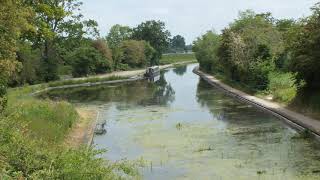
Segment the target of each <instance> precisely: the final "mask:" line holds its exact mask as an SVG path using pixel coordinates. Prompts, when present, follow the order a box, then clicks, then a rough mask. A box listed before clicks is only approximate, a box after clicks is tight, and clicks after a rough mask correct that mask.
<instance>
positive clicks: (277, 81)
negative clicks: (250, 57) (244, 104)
mask: <svg viewBox="0 0 320 180" xmlns="http://www.w3.org/2000/svg"><path fill="white" fill-rule="evenodd" d="M298 87H299V86H298V85H296V74H293V73H280V72H272V73H270V74H269V85H268V90H269V91H270V92H271V93H272V95H273V96H274V98H275V99H276V100H279V101H281V102H284V103H289V102H291V101H292V100H293V99H294V98H295V97H296V95H297V91H298Z"/></svg>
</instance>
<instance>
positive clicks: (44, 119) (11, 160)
mask: <svg viewBox="0 0 320 180" xmlns="http://www.w3.org/2000/svg"><path fill="white" fill-rule="evenodd" d="M46 86H47V85H37V86H28V87H22V88H16V89H10V90H9V92H8V98H9V102H8V107H7V108H6V111H5V112H4V113H3V114H1V116H0V169H1V170H0V179H11V178H14V179H25V178H26V179H63V178H68V179H119V178H120V177H119V174H127V175H128V176H132V177H138V173H137V171H136V169H135V168H134V167H135V165H134V164H132V163H129V162H119V163H111V162H109V161H106V160H104V159H101V158H98V157H97V155H99V154H100V153H101V151H98V150H94V149H91V148H87V147H85V146H80V147H77V148H71V147H70V146H69V145H66V143H64V142H65V138H66V137H67V136H68V135H69V133H70V130H71V129H72V127H75V126H77V123H78V122H79V120H81V119H80V118H79V114H78V113H77V111H76V109H75V107H74V106H73V105H72V104H70V103H68V102H64V101H58V102H54V101H51V100H39V99H36V98H34V97H32V96H29V94H30V93H32V92H34V91H36V90H41V89H43V88H44V87H46ZM118 172H120V173H118Z"/></svg>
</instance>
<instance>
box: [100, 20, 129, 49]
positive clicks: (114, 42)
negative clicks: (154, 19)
mask: <svg viewBox="0 0 320 180" xmlns="http://www.w3.org/2000/svg"><path fill="white" fill-rule="evenodd" d="M131 35H132V29H131V28H130V27H128V26H121V25H119V24H116V25H114V26H112V27H111V29H110V32H109V34H108V36H107V37H106V39H107V42H108V45H109V47H110V48H111V49H115V48H118V47H119V46H120V44H121V43H122V42H123V41H126V40H129V39H130V38H131Z"/></svg>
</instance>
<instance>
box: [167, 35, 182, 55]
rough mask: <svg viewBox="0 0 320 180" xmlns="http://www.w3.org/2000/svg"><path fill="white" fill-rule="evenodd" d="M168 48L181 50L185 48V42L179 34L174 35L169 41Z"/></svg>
mask: <svg viewBox="0 0 320 180" xmlns="http://www.w3.org/2000/svg"><path fill="white" fill-rule="evenodd" d="M170 48H172V49H175V50H179V51H181V50H182V51H183V50H184V49H185V48H186V42H185V39H184V37H182V36H181V35H176V36H174V37H173V38H172V39H171V41H170Z"/></svg>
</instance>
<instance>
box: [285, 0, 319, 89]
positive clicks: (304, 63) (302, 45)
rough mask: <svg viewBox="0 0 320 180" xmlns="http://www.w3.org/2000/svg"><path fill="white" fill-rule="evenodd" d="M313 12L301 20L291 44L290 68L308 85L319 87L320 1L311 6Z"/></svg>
mask: <svg viewBox="0 0 320 180" xmlns="http://www.w3.org/2000/svg"><path fill="white" fill-rule="evenodd" d="M312 11H313V14H312V15H311V16H310V17H308V18H307V19H305V20H303V21H304V23H303V24H302V28H301V29H298V33H295V34H296V35H297V36H296V38H295V40H294V41H293V43H292V45H291V50H292V53H293V58H292V62H291V67H292V70H293V71H295V72H297V73H298V77H299V79H304V80H306V82H307V85H308V86H309V87H316V88H319V87H320V71H319V69H320V61H319V59H320V51H319V47H320V3H317V4H316V5H315V6H314V7H313V8H312Z"/></svg>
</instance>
